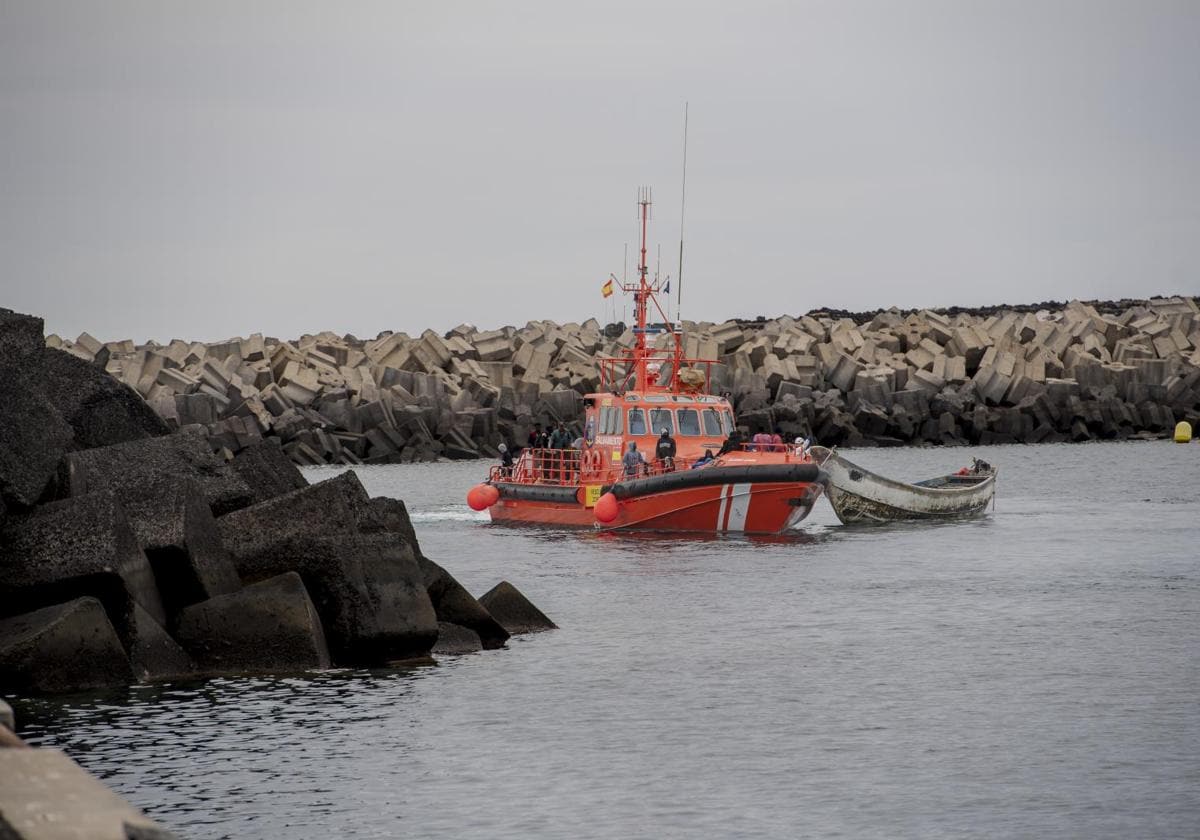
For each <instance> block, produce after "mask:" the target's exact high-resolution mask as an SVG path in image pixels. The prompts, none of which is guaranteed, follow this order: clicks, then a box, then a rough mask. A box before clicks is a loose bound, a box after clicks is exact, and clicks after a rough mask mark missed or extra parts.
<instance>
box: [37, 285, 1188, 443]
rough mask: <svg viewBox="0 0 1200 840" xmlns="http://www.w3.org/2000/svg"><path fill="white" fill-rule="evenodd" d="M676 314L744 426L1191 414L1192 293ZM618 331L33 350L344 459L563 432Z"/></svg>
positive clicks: (842, 435)
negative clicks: (726, 316)
mask: <svg viewBox="0 0 1200 840" xmlns="http://www.w3.org/2000/svg"><path fill="white" fill-rule="evenodd" d="M684 326H685V329H686V336H687V345H686V351H687V355H688V356H689V357H692V358H708V359H718V360H719V363H718V364H716V365H714V366H713V385H714V390H715V391H718V392H724V393H727V394H728V395H729V396H730V398H731V399H732V401H733V402H734V405H735V408H736V409H737V411H738V416H739V419H740V422H741V423H742V424H743V425H744V426H745V427H746V429H747V431H749V432H751V433H753V432H754V431H758V430H760V429H771V430H773V429H775V428H779V429H780V430H781V431H782V432H783V433H784V434H785V435H788V436H799V435H810V434H811V435H814V436H815V437H816V439H817V440H818V441H820V442H821V443H824V444H826V445H829V446H873V445H879V446H896V445H906V444H908V445H956V444H958V445H961V444H996V443H1038V442H1060V441H1086V440H1096V439H1109V440H1111V439H1124V438H1130V437H1141V438H1155V437H1164V436H1167V435H1168V434H1169V433H1170V430H1171V429H1172V427H1173V426H1174V424H1175V423H1176V422H1177V421H1178V420H1189V421H1190V422H1192V424H1193V425H1196V424H1197V421H1198V420H1200V307H1198V306H1197V301H1196V299H1195V298H1187V297H1173V298H1152V299H1148V300H1121V301H1092V302H1087V303H1084V302H1080V301H1071V302H1068V303H1058V302H1054V301H1051V302H1045V303H1038V304H1028V305H1017V306H1008V305H1004V306H994V307H980V308H974V309H964V308H958V307H953V308H950V309H942V310H907V311H901V310H896V309H889V310H877V311H873V312H859V313H855V312H844V311H836V310H814V311H812V312H810V313H808V314H807V315H803V316H799V317H791V316H782V317H778V318H772V319H767V318H758V319H755V320H731V321H726V322H724V323H720V324H715V323H708V322H704V323H692V322H685V325H684ZM658 340H659V345H660V346H665V343H666V340H667V337H666V336H665V335H663V336H660V337H659V339H658ZM633 341H634V335H633V332H632V330H630V329H628V328H626V326H625V325H624V324H609V325H607V326H604V327H602V326H601V325H600V324H599V323H598V322H596V321H595V320H590V321H585V322H584V323H582V324H576V323H568V324H557V323H554V322H550V321H531V322H529V323H528V324H526V325H525V326H524V327H519V328H518V327H512V326H507V327H503V328H501V329H497V330H479V329H476V328H475V327H473V326H470V325H468V324H463V325H461V326H459V327H456V328H454V329H453V330H450V331H449V332H447V333H445V334H438V333H435V332H433V331H432V330H426V331H425V332H424V333H422V334H421V335H420V336H416V337H410V336H408V335H405V334H404V333H383V334H381V335H379V336H378V337H376V338H375V339H371V340H363V339H358V338H356V337H355V336H353V335H340V336H339V335H335V334H333V333H328V332H324V333H319V334H317V335H305V336H301V337H300V338H299V339H296V340H293V341H288V340H281V339H276V338H269V337H263V336H262V335H259V334H255V335H251V336H249V337H248V338H233V339H229V340H227V341H222V342H215V343H209V344H203V343H198V342H186V341H182V340H174V341H171V342H169V343H168V344H165V345H163V344H157V343H153V342H151V343H147V344H143V345H135V344H134V343H133V342H132V341H117V342H108V343H106V344H102V343H100V342H99V341H97V340H96V339H94V338H92V337H91V336H89V335H88V334H86V333H84V334H83V335H81V336H79V337H78V338H76V339H75V340H74V341H65V340H63V339H61V338H59V337H57V336H50V337H49V338H48V339H47V344H48V345H49V346H51V347H54V348H57V349H60V350H63V351H65V352H66V353H68V354H70V355H72V356H75V357H77V358H78V359H79V360H81V361H84V362H87V363H89V364H91V365H93V366H95V367H98V368H101V369H103V370H105V371H107V372H108V373H111V374H112V375H113V376H114V377H115V378H116V379H118V380H120V381H121V382H123V383H125V384H126V385H128V386H129V388H130V389H132V390H134V391H136V392H137V394H139V395H140V396H141V397H143V398H144V399H145V400H146V403H147V404H148V405H149V406H151V407H152V409H153V411H154V413H155V414H156V415H157V417H158V418H159V419H161V421H162V422H163V423H164V424H166V426H167V427H168V428H171V429H178V428H185V427H186V428H190V429H192V430H194V431H196V432H197V433H199V434H203V435H205V436H207V437H208V439H209V442H210V445H211V446H212V448H213V450H214V451H216V452H218V453H221V454H223V455H224V456H225V458H226V459H228V458H231V457H233V456H234V455H236V454H237V453H239V452H240V451H241V450H243V449H245V448H247V447H250V446H253V445H255V444H257V443H258V442H259V441H261V440H262V439H264V438H275V439H277V440H278V441H279V442H280V443H281V444H282V445H283V451H284V452H285V453H286V454H287V455H288V457H289V458H291V459H292V460H293V461H295V462H296V463H299V464H324V463H340V464H359V463H406V462H411V461H429V460H435V459H437V458H439V457H442V458H454V459H460V458H477V457H495V456H496V454H497V447H498V445H499V444H500V443H506V444H507V445H508V446H509V447H512V446H514V445H517V446H519V445H521V444H523V443H524V441H525V440H526V439H527V437H528V433H529V430H530V428H531V427H532V426H533V424H535V423H540V424H542V425H546V424H551V423H554V424H556V423H558V422H559V421H563V422H566V423H567V424H568V425H569V426H572V427H573V428H574V430H575V431H576V432H578V431H579V420H580V417H581V406H582V402H581V398H582V395H583V394H586V393H588V392H592V391H596V390H598V389H599V384H600V383H599V380H598V377H597V372H596V365H595V359H596V358H597V357H598V356H603V355H613V354H614V353H616V352H618V351H619V350H620V349H622V348H627V347H630V346H631V345H632V344H633ZM102 437H103V436H102V435H101V438H102Z"/></svg>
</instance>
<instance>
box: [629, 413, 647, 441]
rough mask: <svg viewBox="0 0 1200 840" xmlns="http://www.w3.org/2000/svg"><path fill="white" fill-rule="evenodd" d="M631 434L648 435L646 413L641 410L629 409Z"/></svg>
mask: <svg viewBox="0 0 1200 840" xmlns="http://www.w3.org/2000/svg"><path fill="white" fill-rule="evenodd" d="M629 434H631V435H644V434H646V413H645V412H644V411H642V410H641V409H640V408H631V409H629Z"/></svg>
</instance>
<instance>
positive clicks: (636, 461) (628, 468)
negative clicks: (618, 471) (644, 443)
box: [621, 440, 646, 478]
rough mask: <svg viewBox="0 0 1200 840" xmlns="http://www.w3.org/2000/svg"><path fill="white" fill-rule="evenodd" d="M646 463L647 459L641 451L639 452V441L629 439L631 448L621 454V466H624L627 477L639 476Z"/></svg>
mask: <svg viewBox="0 0 1200 840" xmlns="http://www.w3.org/2000/svg"><path fill="white" fill-rule="evenodd" d="M645 464H646V459H645V458H643V457H642V453H641V452H638V448H637V443H636V442H635V441H632V440H631V441H629V448H628V449H627V450H625V454H624V455H622V456H621V466H622V467H623V468H624V472H625V477H626V478H637V476H638V474H639V473H640V472H641V471H642V467H644V466H645Z"/></svg>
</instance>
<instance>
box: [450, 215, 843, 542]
mask: <svg viewBox="0 0 1200 840" xmlns="http://www.w3.org/2000/svg"><path fill="white" fill-rule="evenodd" d="M639 206H640V208H641V210H640V217H641V224H642V243H641V245H642V247H641V260H640V262H639V265H638V280H637V282H635V283H628V284H621V290H622V291H623V292H626V293H630V294H632V295H633V297H634V311H635V315H636V318H637V326H636V327H635V328H634V333H635V339H636V341H635V344H634V346H633V347H632V348H631V349H629V350H626V351H625V352H624V353H623V354H622V355H620V356H617V357H611V358H602V359H599V360H598V363H599V366H600V382H601V392H600V393H595V394H587V395H585V396H584V399H583V404H584V411H585V416H584V434H583V442H582V447H581V448H579V449H524V450H523V451H522V452H521V455H520V457H519V458H518V459H517V461H516V462H515V463H514V464H513V466H512V467H511V469H506V468H504V467H500V466H497V467H493V468H492V469H491V472H490V474H489V475H488V478H487V480H486V481H485V482H484V483H482V484H479V485H476V486H475V487H473V488H472V489H471V491H470V492H469V493H468V494H467V502H468V504H469V505H470V506H471V507H472V508H473V509H475V510H485V509H486V510H487V511H488V512H489V514H490V515H491V518H492V521H493V522H503V523H523V524H541V525H563V526H573V527H596V528H603V529H642V530H657V531H693V532H695V531H699V532H709V533H747V534H777V533H781V532H783V531H786V530H788V529H789V528H792V527H794V526H796V525H797V524H798V523H799V522H800V521H801V520H803V519H804V518H805V517H806V516H807V515H808V514H809V512H810V511H811V510H812V507H813V505H814V504H815V503H816V501H817V499H818V498H820V495H821V491H822V489H823V488H824V486H825V484H826V483H827V482H828V476H827V475H826V474H825V473H824V471H823V470H821V468H820V467H819V466H818V465H817V464H816V463H814V462H813V460H812V458H811V456H810V455H809V453H808V451H807V447H804V446H792V445H787V444H783V443H780V442H773V443H762V442H759V443H752V444H737V443H732V442H731V440H732V441H736V440H737V438H736V437H732V436H733V435H734V432H735V429H736V423H735V420H734V415H733V408H732V406H730V404H729V401H728V400H727V399H725V398H724V397H722V396H717V395H714V394H712V393H710V388H711V384H712V365H713V364H715V363H716V361H715V360H713V359H689V358H686V357H685V356H684V353H683V346H684V341H683V332H682V329H680V328H679V327H678V326H675V325H672V324H670V323H668V319H667V318H666V316H665V315H664V313H663V310H662V308H661V306H659V303H658V298H657V297H656V294H657V293H658V292H659V291H660V289H659V285H658V281H657V279H656V280H655V281H654V282H653V283H652V282H650V280H649V278H648V267H647V261H646V227H647V220H648V218H649V207H650V200H649V196H648V194H646V195H643V196H642V197H641V199H640V201H639ZM651 307H653V308H654V309H655V310H657V312H658V314H659V316H660V318H661V323H657V324H653V325H651V324H650V323H649V313H650V310H651ZM664 332H665V333H669V334H670V337H671V341H670V342H669V347H668V348H667V349H655V348H654V347H653V346H652V344H651V343H650V342H648V341H647V339H648V337H650V336H657V335H659V334H662V333H664ZM664 429H665V430H667V431H668V432H669V433H670V435H671V437H672V438H673V440H674V441H675V446H676V452H675V455H674V457H673V458H664V459H658V458H655V457H654V449H655V445H656V443H657V442H658V438H659V436H660V435H661V433H662V431H663V430H664ZM631 443H633V444H636V449H637V451H639V452H642V453H643V455H644V457H645V462H644V463H640V464H634V463H630V462H631V461H632V460H633V459H628V460H626V459H623V457H622V456H623V455H624V454H625V453H626V452H627V451H628V448H629V444H631ZM706 451H711V452H713V453H720V454H718V455H717V456H716V457H715V458H714V459H712V460H708V459H706V458H705V457H704V456H705V452H706Z"/></svg>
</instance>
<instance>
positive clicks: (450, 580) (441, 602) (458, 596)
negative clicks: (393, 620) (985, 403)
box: [417, 556, 509, 650]
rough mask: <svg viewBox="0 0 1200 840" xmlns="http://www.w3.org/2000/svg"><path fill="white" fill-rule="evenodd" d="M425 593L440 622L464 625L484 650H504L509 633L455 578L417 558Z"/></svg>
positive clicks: (428, 560)
mask: <svg viewBox="0 0 1200 840" xmlns="http://www.w3.org/2000/svg"><path fill="white" fill-rule="evenodd" d="M417 562H418V563H419V564H420V567H421V574H422V579H423V581H424V583H425V591H426V592H427V593H428V594H429V600H430V602H431V603H432V604H433V609H434V612H435V613H436V614H437V617H438V621H442V622H450V623H453V624H456V625H461V626H463V627H466V628H468V629H470V630H471V631H473V632H474V633H475V634H476V635H477V636H479V639H480V643H481V644H482V645H483V647H485V648H487V649H489V650H492V649H495V648H500V647H504V643H505V642H507V641H508V637H509V630H508V629H507V628H506V627H505V626H504V625H502V624H501V623H500V622H499V621H497V620H496V619H495V617H493V616H492V614H491V613H490V612H489V611H488V610H487V609H486V608H485V607H484V606H483V604H481V603H479V601H477V600H476V599H475V597H474V596H473V595H472V594H471V593H470V592H468V591H467V590H466V589H465V588H464V587H463V586H462V584H460V583H459V582H458V581H457V580H455V579H454V576H453V575H451V574H450V573H449V572H447V571H446V570H445V569H443V568H442V567H441V566H439V565H438V564H437V563H434V562H433V561H432V560H430V559H428V558H427V557H424V556H420V557H418V560H417Z"/></svg>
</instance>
